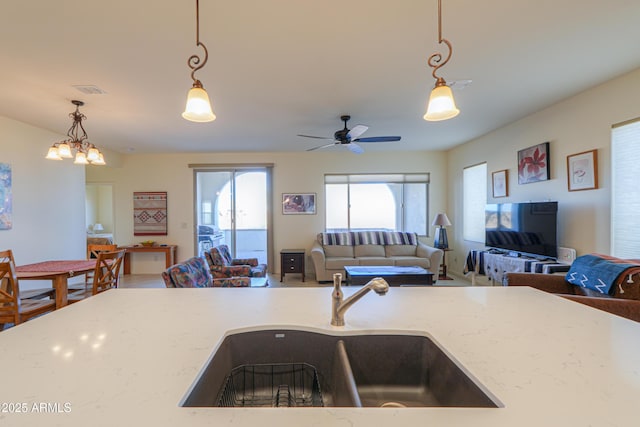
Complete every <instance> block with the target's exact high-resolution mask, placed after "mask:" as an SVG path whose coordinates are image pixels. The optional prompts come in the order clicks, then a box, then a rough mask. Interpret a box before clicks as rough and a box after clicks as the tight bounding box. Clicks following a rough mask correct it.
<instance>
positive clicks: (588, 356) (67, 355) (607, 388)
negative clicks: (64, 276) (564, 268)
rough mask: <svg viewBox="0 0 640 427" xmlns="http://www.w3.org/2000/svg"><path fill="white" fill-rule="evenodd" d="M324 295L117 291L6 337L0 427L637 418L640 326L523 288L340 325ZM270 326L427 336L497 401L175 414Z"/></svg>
mask: <svg viewBox="0 0 640 427" xmlns="http://www.w3.org/2000/svg"><path fill="white" fill-rule="evenodd" d="M331 291H332V289H331V288H329V287H327V288H309V289H303V288H295V289H287V288H263V289H221V288H217V289H118V290H113V291H109V292H106V293H104V294H101V295H98V296H96V297H93V298H90V299H89V300H87V301H83V302H80V303H77V304H74V305H72V306H70V307H67V308H64V309H62V310H59V311H56V312H54V313H52V314H48V315H45V316H43V317H41V318H39V319H35V320H32V321H29V322H27V323H25V324H23V325H21V326H18V327H15V328H11V329H9V330H7V331H4V332H0V361H1V363H0V381H1V385H0V405H2V406H0V425H2V426H4V425H6V426H36V425H47V426H58V425H59V426H82V427H86V426H110V427H114V426H135V425H139V426H214V425H215V426H223V425H229V426H234V427H238V426H275V425H278V426H368V427H371V426H402V427H404V426H448V427H452V426H474V427H483V426H486V427H489V426H491V427H498V426H509V427H514V426H518V427H527V426H563V427H567V426H597V427H599V426H606V427H613V426H620V427H622V426H636V425H638V423H639V421H638V419H639V418H638V411H637V405H638V403H639V402H640V323H636V322H632V321H630V320H627V319H623V318H620V317H616V316H612V315H609V314H607V313H604V312H601V311H597V310H594V309H591V308H589V307H586V306H583V305H580V304H577V303H575V302H572V301H568V300H565V299H562V298H559V297H556V296H553V295H550V294H546V293H543V292H540V291H536V290H533V289H530V288H524V287H522V288H521V287H514V288H503V287H495V288H492V287H464V288H462V287H461V288H445V287H426V288H419V287H407V288H391V290H390V291H389V293H388V294H387V295H386V296H384V297H378V296H376V295H375V294H373V293H370V294H368V295H366V296H365V297H364V298H363V299H362V300H360V301H359V302H357V303H356V304H355V305H354V306H353V307H352V308H351V309H349V311H347V313H346V316H345V320H346V323H347V326H346V327H343V328H338V327H332V326H330V324H329V320H330V312H331V297H330V295H331ZM353 291H355V289H351V288H345V294H347V295H349V294H351V293H352V292H353ZM275 328H282V329H284V328H288V329H301V330H312V331H319V332H322V331H325V332H329V333H332V334H340V333H345V334H355V333H389V332H402V333H416V334H423V335H429V336H431V337H433V338H434V339H435V340H436V341H437V342H438V343H439V344H440V345H441V346H442V347H443V348H445V349H446V350H447V351H448V352H449V353H450V354H452V355H453V356H454V357H455V358H456V359H457V360H458V362H460V363H461V364H462V365H463V366H464V367H465V369H466V370H468V371H469V372H470V373H471V374H472V375H473V376H475V378H476V379H478V380H479V381H480V382H481V383H482V384H483V385H484V387H486V388H487V389H488V390H489V391H490V392H491V393H492V394H493V395H495V396H496V397H497V398H498V399H499V400H500V401H501V402H502V404H503V405H504V407H501V408H407V409H394V408H278V409H244V408H237V409H230V408H182V407H179V406H178V404H179V402H180V401H181V399H182V398H183V397H184V395H185V393H186V392H187V390H188V389H189V387H190V386H191V384H192V383H193V381H194V380H195V378H196V376H197V375H198V373H199V371H200V369H201V368H202V367H203V365H204V364H205V362H206V361H207V360H208V358H209V357H210V355H211V353H212V352H213V351H214V350H215V349H216V347H217V346H218V345H219V343H220V342H221V340H222V338H223V337H224V335H225V334H227V333H229V332H230V331H236V330H252V329H275ZM43 404H44V405H43ZM18 407H23V408H25V409H27V413H16V412H15V411H16V408H18ZM36 409H38V410H41V411H43V412H37V411H36ZM52 412H53V413H52Z"/></svg>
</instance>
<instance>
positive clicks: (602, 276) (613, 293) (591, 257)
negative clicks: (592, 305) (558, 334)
mask: <svg viewBox="0 0 640 427" xmlns="http://www.w3.org/2000/svg"><path fill="white" fill-rule="evenodd" d="M503 284H504V285H505V286H531V287H532V288H536V289H540V290H543V291H546V292H551V293H554V294H563V295H579V296H580V295H581V296H587V297H600V298H602V297H605V298H606V297H613V298H622V299H634V300H640V260H624V259H620V258H615V257H612V256H607V255H601V254H588V255H582V256H579V257H578V258H576V260H575V261H573V263H572V264H571V267H570V269H569V272H568V273H567V274H566V275H565V274H562V275H558V274H539V273H506V274H505V276H504V279H503ZM603 285H606V286H603Z"/></svg>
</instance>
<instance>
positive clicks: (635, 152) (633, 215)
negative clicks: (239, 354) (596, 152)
mask: <svg viewBox="0 0 640 427" xmlns="http://www.w3.org/2000/svg"><path fill="white" fill-rule="evenodd" d="M638 165H640V119H636V120H633V121H630V122H625V123H621V124H618V125H614V126H613V129H612V132H611V254H612V255H613V256H616V257H619V258H625V259H629V258H635V259H638V258H640V185H639V183H640V178H639V174H638Z"/></svg>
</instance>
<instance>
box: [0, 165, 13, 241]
mask: <svg viewBox="0 0 640 427" xmlns="http://www.w3.org/2000/svg"><path fill="white" fill-rule="evenodd" d="M11 211H12V209H11V165H10V164H8V163H0V230H10V229H11V225H12V222H11Z"/></svg>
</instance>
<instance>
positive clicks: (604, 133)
mask: <svg viewBox="0 0 640 427" xmlns="http://www.w3.org/2000/svg"><path fill="white" fill-rule="evenodd" d="M523 96H526V90H525V87H524V86H523ZM638 100H640V70H636V71H634V72H632V73H629V74H627V75H624V76H622V77H620V78H617V79H614V80H612V81H610V82H607V83H605V84H603V85H600V86H597V87H595V88H592V89H590V90H587V91H585V92H583V93H581V94H579V95H577V96H574V97H572V98H569V99H567V100H565V101H562V102H560V103H558V104H556V105H553V106H551V107H549V108H546V109H544V110H542V111H539V112H538V113H536V114H532V115H530V116H528V117H526V118H524V119H522V120H519V121H517V122H514V123H511V124H509V125H507V126H505V127H503V128H501V129H498V130H496V131H493V132H491V133H489V134H487V135H485V136H482V137H480V138H477V139H475V140H473V141H470V142H468V143H467V144H464V145H462V146H459V147H457V148H455V149H453V150H451V151H450V152H449V157H448V162H449V174H448V178H447V181H448V184H447V187H448V188H447V190H448V193H449V194H450V195H451V197H450V199H449V200H448V211H449V212H451V214H452V216H453V217H452V218H451V222H452V223H453V227H451V231H452V232H453V234H452V236H453V239H451V237H450V245H451V247H452V248H453V249H454V252H453V253H452V254H450V256H449V266H450V269H451V270H453V271H454V272H458V273H461V272H462V269H463V265H464V260H465V258H466V253H467V251H468V250H469V249H475V248H482V247H484V245H483V244H481V243H480V244H477V243H472V242H467V241H464V240H463V238H462V226H461V225H462V197H463V194H462V170H463V168H465V167H467V166H469V165H474V164H477V163H481V162H486V163H487V171H488V175H489V177H490V176H491V172H493V171H497V170H502V169H508V170H509V197H507V198H499V199H493V198H492V193H491V182H490V179H489V180H488V181H489V182H488V187H487V194H488V198H489V202H490V203H502V202H522V201H541V200H557V201H558V202H559V205H558V209H559V216H558V243H559V245H560V246H565V247H571V248H574V249H576V250H577V252H578V255H580V254H584V253H590V252H601V253H609V252H610V249H609V245H610V239H609V230H610V228H609V227H610V226H609V224H610V207H609V203H610V197H611V166H610V158H611V153H610V140H611V125H613V124H615V123H619V122H622V121H624V120H628V119H631V118H634V117H638V116H640V102H638ZM496 102H499V100H497V101H496ZM546 141H549V142H550V143H551V147H550V150H551V153H550V154H551V156H550V160H551V180H549V181H545V182H540V183H534V184H526V185H518V176H517V174H518V171H517V151H518V150H521V149H523V148H527V147H530V146H532V145H536V144H539V143H542V142H546ZM593 149H597V150H598V164H599V173H598V177H599V189H597V190H588V191H574V192H569V191H568V190H567V166H566V159H567V155H570V154H575V153H579V152H583V151H587V150H593ZM639 182H640V181H639Z"/></svg>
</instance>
